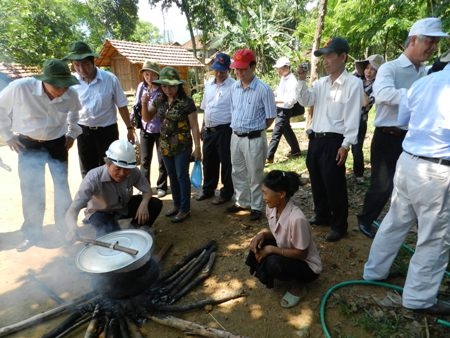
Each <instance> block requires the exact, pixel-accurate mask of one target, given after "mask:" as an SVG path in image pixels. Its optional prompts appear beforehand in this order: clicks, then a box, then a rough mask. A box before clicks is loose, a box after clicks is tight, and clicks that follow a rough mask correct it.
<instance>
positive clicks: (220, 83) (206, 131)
mask: <svg viewBox="0 0 450 338" xmlns="http://www.w3.org/2000/svg"><path fill="white" fill-rule="evenodd" d="M230 63H231V60H230V57H229V56H228V55H227V54H225V53H217V55H216V57H215V58H214V63H213V64H212V66H211V68H212V69H213V70H214V78H213V79H212V80H211V81H209V82H208V83H207V84H206V86H205V93H204V95H203V100H202V103H201V105H200V107H201V108H202V109H203V110H204V112H205V113H204V115H203V126H202V132H201V135H202V139H203V151H202V152H203V191H202V193H201V194H200V196H198V197H197V201H203V200H205V199H208V198H210V197H213V196H214V192H215V190H216V188H217V184H218V183H219V174H220V177H221V180H222V188H221V189H220V195H219V196H218V197H217V198H216V199H214V200H213V201H212V203H213V204H214V205H220V204H223V203H225V202H228V201H229V200H230V199H231V197H233V193H234V188H233V180H232V179H231V154H230V141H231V132H232V130H231V127H230V123H231V87H232V86H233V84H234V83H235V80H233V79H232V78H231V77H229V70H230Z"/></svg>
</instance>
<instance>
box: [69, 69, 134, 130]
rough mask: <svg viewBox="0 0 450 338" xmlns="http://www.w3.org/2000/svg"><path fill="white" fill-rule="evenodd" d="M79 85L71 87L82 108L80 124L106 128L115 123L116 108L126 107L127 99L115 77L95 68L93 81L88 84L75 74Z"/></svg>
mask: <svg viewBox="0 0 450 338" xmlns="http://www.w3.org/2000/svg"><path fill="white" fill-rule="evenodd" d="M75 76H76V77H77V79H78V81H80V84H79V85H75V86H73V87H74V88H75V90H76V91H77V92H78V96H79V97H80V102H81V105H82V106H83V108H82V109H81V111H80V122H79V123H80V124H81V125H83V126H88V127H107V126H110V125H112V124H114V123H117V107H119V108H121V107H126V106H128V99H127V97H126V96H125V93H124V92H123V89H122V87H121V85H120V82H119V80H118V79H117V77H116V76H115V75H114V74H113V73H111V72H107V71H104V70H102V69H100V68H97V74H96V76H95V79H93V80H92V81H91V82H90V83H87V82H85V81H83V79H82V78H81V76H80V75H79V74H75Z"/></svg>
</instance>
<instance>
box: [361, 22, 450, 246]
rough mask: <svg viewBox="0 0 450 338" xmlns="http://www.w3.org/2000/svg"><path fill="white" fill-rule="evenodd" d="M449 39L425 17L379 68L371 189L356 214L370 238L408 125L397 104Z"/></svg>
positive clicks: (375, 87) (387, 194)
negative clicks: (392, 57) (401, 47)
mask: <svg viewBox="0 0 450 338" xmlns="http://www.w3.org/2000/svg"><path fill="white" fill-rule="evenodd" d="M445 36H448V34H447V33H444V32H443V31H442V29H441V20H440V19H438V18H425V19H421V20H419V21H417V22H416V23H414V25H413V26H412V27H411V30H410V31H409V34H408V39H407V41H406V49H405V51H404V52H403V53H402V54H401V55H400V56H399V57H398V58H397V59H395V60H393V61H390V62H386V63H384V64H383V65H381V66H380V69H379V70H378V74H377V77H376V79H375V82H374V84H373V96H374V97H375V102H376V113H375V120H374V123H373V124H374V126H375V131H374V134H373V138H372V144H371V148H370V149H371V152H370V164H371V174H370V186H369V189H368V190H367V192H366V196H365V198H364V205H363V209H362V211H361V212H360V213H359V214H358V216H357V217H358V224H359V229H360V231H361V232H362V233H363V234H364V235H365V236H367V237H369V238H373V236H374V228H373V227H372V223H373V222H374V221H375V220H377V218H378V217H379V216H380V213H381V212H382V211H383V208H384V207H385V205H386V203H387V202H388V200H389V197H390V196H391V193H392V189H393V186H394V183H393V178H394V173H395V167H396V164H397V160H398V157H399V156H400V154H401V152H402V142H403V139H404V138H405V135H406V130H407V126H406V125H402V124H400V123H399V122H398V121H397V115H398V105H399V104H400V101H401V99H402V97H403V96H404V95H405V94H406V92H407V90H408V88H410V87H411V85H412V84H413V83H414V82H415V81H416V80H418V79H419V78H421V77H423V76H425V75H426V70H425V67H424V65H423V64H422V63H423V62H424V61H426V60H428V59H429V58H430V57H431V56H432V55H433V53H434V52H435V51H436V49H437V47H438V44H439V40H440V39H441V38H442V37H445Z"/></svg>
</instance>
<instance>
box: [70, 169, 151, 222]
mask: <svg viewBox="0 0 450 338" xmlns="http://www.w3.org/2000/svg"><path fill="white" fill-rule="evenodd" d="M133 187H135V188H137V189H138V190H139V191H141V192H143V193H147V192H149V191H150V185H149V183H148V181H147V179H146V178H145V177H144V176H143V175H142V174H141V172H140V171H139V168H133V169H131V170H130V173H129V175H128V176H127V178H126V179H125V180H124V181H122V182H115V181H113V180H112V179H111V176H110V175H109V173H108V166H107V165H106V164H104V165H102V166H100V167H97V168H94V169H91V170H89V171H88V173H87V174H86V176H85V177H84V179H83V181H82V182H81V184H80V188H79V189H78V192H77V193H76V195H75V198H74V199H73V202H72V204H71V206H70V208H72V209H74V210H75V211H76V213H77V214H78V213H79V212H80V210H81V209H83V208H86V210H85V214H86V217H87V218H89V217H90V216H91V215H92V214H93V213H95V212H96V211H103V212H114V213H117V215H119V216H122V215H126V214H127V213H128V210H127V205H128V202H129V201H130V198H131V196H132V195H133Z"/></svg>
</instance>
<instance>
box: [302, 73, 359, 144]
mask: <svg viewBox="0 0 450 338" xmlns="http://www.w3.org/2000/svg"><path fill="white" fill-rule="evenodd" d="M363 97H364V89H363V85H362V81H361V80H360V79H358V78H357V77H356V76H353V75H351V74H349V73H348V72H347V71H346V70H344V71H343V72H342V74H341V75H340V76H339V77H338V78H337V79H336V80H335V81H334V82H333V83H331V79H330V77H329V76H325V77H322V78H320V79H319V80H317V81H316V82H315V83H314V86H313V88H311V89H308V87H307V86H306V83H305V81H302V80H300V81H298V87H297V99H298V102H299V103H300V104H301V105H302V106H304V107H310V106H314V114H313V119H312V124H311V129H312V130H313V131H314V132H316V133H325V132H332V133H338V134H342V135H344V140H343V142H342V146H343V147H345V148H347V149H348V147H349V146H350V144H356V142H357V136H358V128H359V120H360V115H361V114H360V113H361V107H362V105H363Z"/></svg>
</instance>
